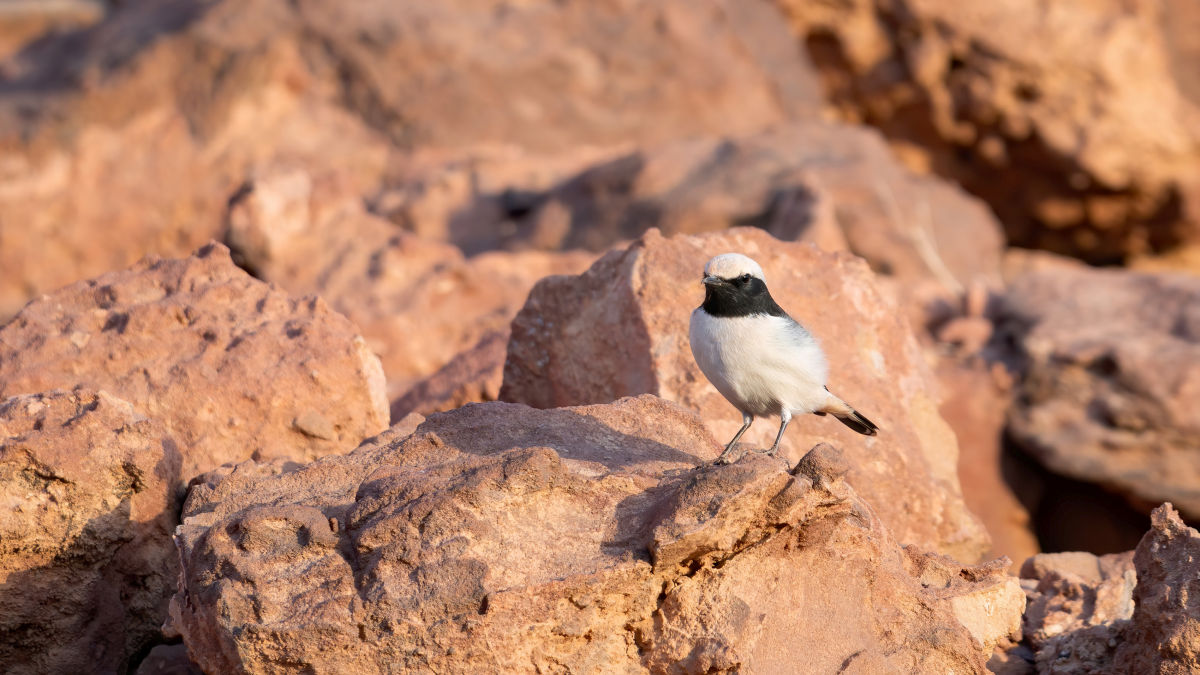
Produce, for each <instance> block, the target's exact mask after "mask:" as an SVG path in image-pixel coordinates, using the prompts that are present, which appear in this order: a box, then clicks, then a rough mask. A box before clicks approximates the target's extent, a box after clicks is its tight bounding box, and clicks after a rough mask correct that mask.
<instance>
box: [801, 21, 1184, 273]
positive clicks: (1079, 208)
mask: <svg viewBox="0 0 1200 675" xmlns="http://www.w3.org/2000/svg"><path fill="white" fill-rule="evenodd" d="M779 4H780V5H781V6H783V7H784V8H785V9H786V11H788V13H789V15H790V17H791V20H792V23H793V25H794V27H795V28H796V30H797V31H798V33H799V36H800V37H801V39H803V40H804V41H805V44H806V45H807V47H808V50H809V53H810V54H811V56H812V58H813V61H814V63H815V64H816V65H817V67H818V68H819V69H820V70H821V71H822V75H823V80H824V82H825V86H826V93H827V95H828V96H829V97H830V98H831V100H832V103H833V104H834V105H835V106H837V107H838V108H839V109H840V110H841V112H842V115H843V116H844V117H845V118H848V119H851V120H856V121H864V122H867V123H870V124H873V125H876V126H878V127H880V128H881V129H882V130H883V131H884V132H885V133H886V134H887V135H888V136H889V137H891V138H893V139H894V140H895V141H896V142H897V144H898V145H901V146H903V147H904V148H905V149H906V150H908V151H910V152H907V153H906V154H909V155H918V156H920V157H918V158H917V159H915V160H914V161H916V162H919V163H922V164H924V165H925V166H927V167H929V168H931V169H932V170H934V171H936V172H938V173H940V174H942V175H946V176H949V177H951V178H954V179H955V180H956V181H958V182H959V183H961V184H962V185H964V187H966V188H967V190H968V191H970V192H972V193H973V194H976V195H978V196H980V197H982V198H983V199H985V200H986V201H987V202H988V203H989V204H991V205H992V207H993V208H994V209H995V210H996V212H997V214H998V215H999V216H1000V219H1001V220H1002V221H1003V222H1004V223H1005V225H1006V226H1007V229H1008V233H1009V238H1010V240H1011V241H1012V242H1014V243H1016V244H1019V245H1023V246H1029V247H1038V248H1049V249H1053V250H1056V251H1059V252H1063V253H1069V254H1073V255H1077V256H1081V257H1084V258H1086V259H1089V260H1091V261H1094V262H1111V261H1115V260H1120V259H1122V258H1125V257H1128V256H1129V255H1131V254H1136V253H1138V252H1142V251H1147V250H1154V249H1159V248H1162V247H1166V246H1171V245H1174V244H1176V243H1178V242H1180V241H1181V240H1186V239H1191V240H1193V241H1194V240H1196V239H1197V238H1200V213H1198V212H1197V208H1198V207H1200V202H1198V201H1197V200H1198V199H1200V169H1198V168H1197V167H1198V166H1200V164H1198V162H1197V158H1198V157H1200V105H1198V103H1200V99H1198V98H1197V97H1196V91H1195V78H1194V75H1192V74H1194V73H1195V72H1196V65H1195V64H1196V61H1195V60H1194V59H1193V60H1188V54H1189V52H1188V51H1187V49H1188V48H1187V41H1186V40H1190V41H1192V43H1193V44H1194V37H1191V38H1186V39H1180V38H1181V36H1186V35H1188V23H1187V22H1186V18H1185V16H1183V15H1186V14H1187V13H1188V12H1191V13H1192V14H1193V15H1194V10H1189V9H1186V8H1187V7H1188V5H1191V6H1192V7H1194V3H1188V2H1186V0H1183V1H1178V2H1172V3H1164V2H1161V1H1160V0H1067V1H1064V2H1056V3H1053V5H1046V4H1045V3H1043V2H1041V1H1040V0H1011V1H1009V2H1003V3H977V2H975V3H972V2H958V1H957V0H848V1H846V2H806V1H804V0H779ZM1176 16H1179V18H1180V19H1183V20H1182V21H1177V20H1176ZM1191 25H1192V26H1194V25H1195V23H1194V22H1192V23H1191ZM1194 33H1195V31H1194V30H1193V31H1192V34H1193V35H1194ZM1190 53H1191V54H1194V53H1195V52H1190ZM917 148H919V149H917ZM922 155H923V156H922Z"/></svg>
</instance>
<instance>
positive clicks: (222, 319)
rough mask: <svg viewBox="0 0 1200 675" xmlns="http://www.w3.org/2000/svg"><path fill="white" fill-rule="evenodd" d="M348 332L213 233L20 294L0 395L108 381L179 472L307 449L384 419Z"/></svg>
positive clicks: (329, 445)
mask: <svg viewBox="0 0 1200 675" xmlns="http://www.w3.org/2000/svg"><path fill="white" fill-rule="evenodd" d="M356 333H357V330H356V329H355V327H354V326H353V325H351V323H350V322H349V321H347V320H346V319H345V317H342V316H340V315H338V314H336V313H334V312H333V311H331V310H330V309H329V308H328V307H327V306H326V305H325V303H324V302H323V301H322V300H320V299H318V298H313V297H310V298H302V299H295V298H291V297H289V296H287V295H286V294H284V293H281V292H280V291H278V290H276V289H274V288H272V287H271V286H269V285H267V284H264V283H262V282H260V281H256V280H255V279H253V278H251V277H250V276H249V275H247V274H246V273H245V272H243V271H242V270H240V269H238V268H237V267H235V266H234V265H233V262H232V261H231V260H230V259H229V252H228V251H227V250H226V249H225V248H224V247H222V246H221V245H219V244H210V245H208V246H205V247H203V248H201V249H200V250H198V251H197V252H196V254H195V255H193V256H192V257H190V258H185V259H180V260H161V259H155V258H148V259H146V260H144V261H142V262H140V263H138V264H137V265H136V266H134V267H133V268H132V269H129V270H125V271H121V272H113V273H110V274H106V275H103V276H101V277H98V278H96V279H93V280H90V281H86V282H80V283H77V284H74V285H72V286H68V287H66V288H64V289H62V290H60V291H58V292H57V293H54V294H53V295H48V296H44V297H42V298H39V299H38V300H36V301H34V302H32V303H30V304H29V305H28V306H26V307H25V309H23V310H22V311H21V313H20V314H18V315H17V316H16V317H15V318H14V319H13V320H12V321H11V322H10V323H8V324H7V325H5V326H4V327H3V328H0V395H5V396H9V395H13V394H19V393H28V392H37V391H44V390H47V389H52V388H56V387H60V388H68V387H73V386H75V385H77V384H81V385H85V386H88V387H94V388H102V389H105V390H107V391H111V392H113V393H114V394H116V395H118V396H121V397H122V398H124V399H126V400H128V401H129V402H130V403H132V404H133V406H134V408H135V409H137V411H138V412H139V413H142V414H144V415H147V416H149V417H152V418H153V419H155V420H157V421H159V422H161V423H162V424H163V425H164V426H165V427H166V428H167V430H168V432H169V433H170V434H171V436H172V437H173V438H174V439H175V440H176V442H177V443H178V444H179V447H180V449H181V451H182V453H183V456H184V457H183V478H184V479H185V480H186V479H187V478H190V477H191V476H193V475H195V474H196V473H199V472H200V471H205V470H208V469H211V468H213V467H215V466H217V465H220V464H222V463H224V462H229V461H240V460H243V459H247V458H250V457H256V458H257V457H261V458H272V457H292V458H295V459H312V458H314V457H318V456H321V455H325V454H329V453H333V452H343V451H345V450H348V449H350V448H352V447H354V446H355V445H357V444H358V443H359V441H361V440H362V439H363V438H365V437H367V436H370V435H372V434H374V433H377V432H378V431H380V430H381V429H384V428H386V427H387V421H388V407H387V399H386V396H385V392H384V383H383V372H382V369H381V368H380V366H379V359H378V358H377V357H376V356H375V355H374V354H372V353H371V352H370V350H369V349H368V348H367V346H366V344H365V343H364V342H363V340H362V338H361V337H359V336H358V335H357V334H356Z"/></svg>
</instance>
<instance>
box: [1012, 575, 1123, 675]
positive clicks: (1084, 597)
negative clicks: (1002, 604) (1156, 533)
mask: <svg viewBox="0 0 1200 675" xmlns="http://www.w3.org/2000/svg"><path fill="white" fill-rule="evenodd" d="M1021 579H1022V583H1023V584H1024V585H1025V586H1026V588H1027V594H1028V596H1029V602H1028V606H1027V608H1026V610H1025V617H1024V619H1023V621H1022V623H1023V628H1024V638H1025V641H1026V643H1027V644H1028V646H1029V648H1030V649H1031V650H1032V651H1033V652H1034V654H1036V661H1037V664H1038V668H1039V670H1040V671H1041V672H1051V673H1086V672H1109V671H1107V670H1106V667H1107V666H1109V665H1110V664H1111V660H1112V656H1113V652H1114V650H1115V648H1116V646H1117V644H1118V643H1119V641H1120V639H1121V631H1122V630H1123V629H1124V626H1125V625H1126V624H1127V623H1128V620H1129V618H1130V617H1131V616H1133V589H1134V587H1135V586H1136V585H1137V576H1136V572H1135V571H1134V566H1133V552H1132V551H1130V552H1128V553H1117V554H1110V555H1104V556H1095V555H1092V554H1091V553H1084V552H1070V553H1042V554H1039V555H1037V556H1034V557H1032V558H1030V559H1029V560H1027V561H1025V564H1024V565H1023V566H1022V567H1021ZM1089 668H1093V669H1095V670H1089Z"/></svg>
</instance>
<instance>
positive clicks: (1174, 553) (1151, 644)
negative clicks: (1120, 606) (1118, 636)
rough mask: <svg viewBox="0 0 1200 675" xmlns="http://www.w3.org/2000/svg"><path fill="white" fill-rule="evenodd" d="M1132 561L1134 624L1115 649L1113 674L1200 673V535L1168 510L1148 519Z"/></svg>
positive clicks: (1165, 505) (1157, 511)
mask: <svg viewBox="0 0 1200 675" xmlns="http://www.w3.org/2000/svg"><path fill="white" fill-rule="evenodd" d="M1150 521H1151V527H1150V531H1149V532H1147V533H1146V536H1145V537H1144V538H1142V542H1141V543H1140V544H1138V547H1137V551H1136V552H1135V553H1134V556H1133V564H1134V565H1135V566H1136V567H1137V588H1135V589H1134V590H1133V601H1134V610H1133V619H1132V620H1130V622H1129V627H1128V628H1127V629H1126V630H1125V634H1124V640H1123V642H1122V643H1121V645H1120V646H1119V647H1117V653H1116V657H1115V659H1114V661H1113V666H1114V669H1115V670H1116V671H1118V672H1126V673H1160V674H1162V675H1168V674H1170V675H1175V674H1176V673H1195V672H1197V671H1200V598H1198V596H1197V594H1196V587H1197V583H1200V532H1197V531H1196V530H1195V529H1193V528H1191V527H1188V526H1187V525H1185V524H1184V522H1183V520H1182V519H1181V518H1180V517H1179V513H1178V512H1176V511H1175V509H1174V508H1172V507H1171V505H1170V504H1164V505H1162V506H1160V507H1158V508H1157V509H1155V510H1154V513H1153V514H1151V518H1150Z"/></svg>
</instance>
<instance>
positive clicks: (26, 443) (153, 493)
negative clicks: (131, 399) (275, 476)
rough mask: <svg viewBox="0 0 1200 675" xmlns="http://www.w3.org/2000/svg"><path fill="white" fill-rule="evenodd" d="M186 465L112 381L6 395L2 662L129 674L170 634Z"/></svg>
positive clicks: (25, 669) (0, 410) (1, 417)
mask: <svg viewBox="0 0 1200 675" xmlns="http://www.w3.org/2000/svg"><path fill="white" fill-rule="evenodd" d="M180 466H181V460H180V454H179V449H178V448H177V447H176V445H175V442H174V441H173V440H172V439H171V437H170V435H168V434H167V431H166V429H165V428H164V427H163V425H161V424H159V423H158V422H157V421H154V420H151V419H147V418H146V417H144V416H142V415H140V414H138V413H137V412H136V411H135V409H134V406H132V405H131V404H129V403H128V402H126V401H123V400H121V399H118V398H116V397H114V396H112V395H111V394H108V393H106V392H104V391H99V392H97V391H92V390H86V389H75V390H74V391H69V392H68V391H52V392H48V393H43V394H26V395H21V396H12V397H8V398H4V399H0V670H2V671H4V672H5V673H12V674H14V675H18V674H24V673H29V674H33V673H87V672H108V673H115V672H123V671H124V669H125V668H126V667H127V666H128V665H129V664H130V659H131V658H133V657H134V656H135V655H136V654H137V653H138V652H139V651H140V650H142V649H145V648H148V647H150V646H151V645H153V644H154V643H155V642H156V641H157V640H158V639H160V637H159V635H160V633H159V626H160V625H161V624H162V621H163V619H164V618H165V617H166V610H167V601H168V599H169V598H170V597H171V594H172V593H173V592H174V589H175V581H176V576H177V574H178V568H179V564H178V559H177V557H176V554H175V551H174V546H173V544H172V541H171V532H172V530H173V528H174V526H175V524H176V518H177V513H178V508H179V493H178V487H179V472H180Z"/></svg>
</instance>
